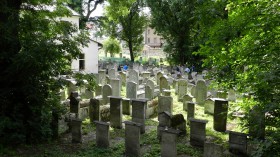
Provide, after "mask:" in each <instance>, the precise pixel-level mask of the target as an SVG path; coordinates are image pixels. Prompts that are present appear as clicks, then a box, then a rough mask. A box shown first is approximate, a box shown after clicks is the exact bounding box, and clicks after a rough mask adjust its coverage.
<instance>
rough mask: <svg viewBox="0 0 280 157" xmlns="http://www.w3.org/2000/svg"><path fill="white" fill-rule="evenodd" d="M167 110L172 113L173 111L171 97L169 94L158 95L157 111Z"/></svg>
mask: <svg viewBox="0 0 280 157" xmlns="http://www.w3.org/2000/svg"><path fill="white" fill-rule="evenodd" d="M164 111H167V112H169V113H170V114H171V115H172V112H173V98H172V97H171V96H159V97H158V113H161V112H164Z"/></svg>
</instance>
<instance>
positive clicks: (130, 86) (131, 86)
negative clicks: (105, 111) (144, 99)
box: [126, 82, 137, 99]
mask: <svg viewBox="0 0 280 157" xmlns="http://www.w3.org/2000/svg"><path fill="white" fill-rule="evenodd" d="M126 97H127V98H132V99H136V98H137V83H135V82H127V84H126Z"/></svg>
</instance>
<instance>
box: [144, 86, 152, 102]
mask: <svg viewBox="0 0 280 157" xmlns="http://www.w3.org/2000/svg"><path fill="white" fill-rule="evenodd" d="M153 94H154V91H152V88H151V87H150V86H149V85H146V86H145V98H146V99H149V100H152V99H153Z"/></svg>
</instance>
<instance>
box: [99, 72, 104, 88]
mask: <svg viewBox="0 0 280 157" xmlns="http://www.w3.org/2000/svg"><path fill="white" fill-rule="evenodd" d="M105 78H106V71H105V70H99V71H98V80H99V82H98V84H101V85H102V86H103V85H105Z"/></svg>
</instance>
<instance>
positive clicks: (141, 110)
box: [132, 99, 147, 134]
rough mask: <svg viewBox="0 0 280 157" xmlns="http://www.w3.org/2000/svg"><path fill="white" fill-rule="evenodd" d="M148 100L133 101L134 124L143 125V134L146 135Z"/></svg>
mask: <svg viewBox="0 0 280 157" xmlns="http://www.w3.org/2000/svg"><path fill="white" fill-rule="evenodd" d="M146 107H147V100H146V99H134V100H132V122H135V123H140V124H141V134H143V133H145V118H146V115H145V114H146Z"/></svg>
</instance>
